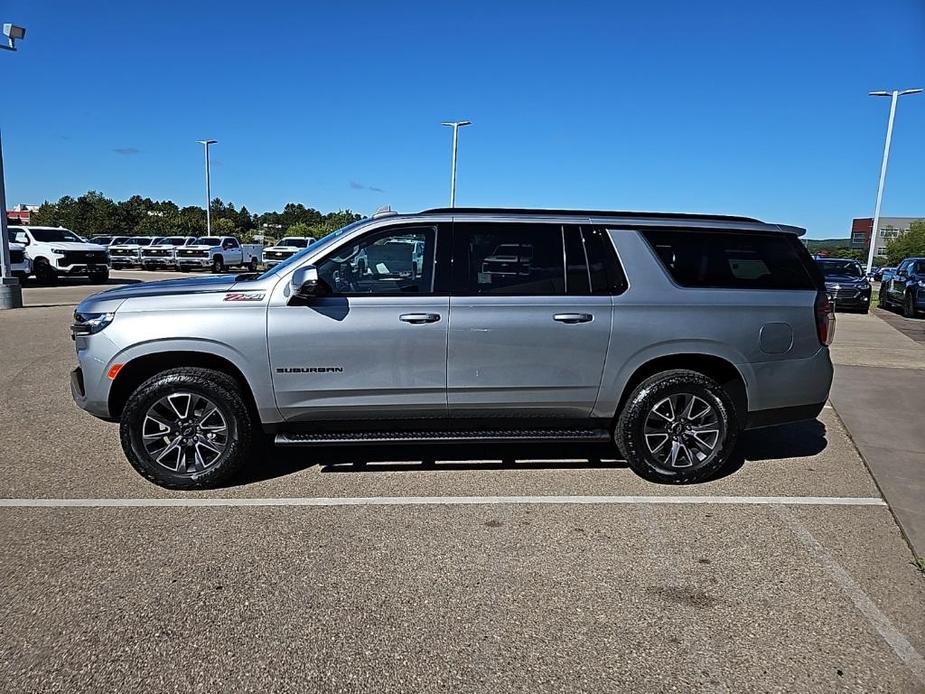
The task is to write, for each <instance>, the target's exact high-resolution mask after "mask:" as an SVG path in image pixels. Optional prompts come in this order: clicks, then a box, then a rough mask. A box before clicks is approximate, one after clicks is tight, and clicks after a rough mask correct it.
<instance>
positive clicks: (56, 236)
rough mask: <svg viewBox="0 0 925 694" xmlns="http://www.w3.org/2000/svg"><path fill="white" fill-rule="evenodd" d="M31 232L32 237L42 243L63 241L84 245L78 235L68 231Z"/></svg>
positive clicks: (47, 230) (35, 230) (33, 230)
mask: <svg viewBox="0 0 925 694" xmlns="http://www.w3.org/2000/svg"><path fill="white" fill-rule="evenodd" d="M30 231H31V232H32V237H33V238H34V239H35V240H36V241H38V242H40V243H55V242H62V241H74V242H76V243H83V241H81V239H80V237H79V236H78V235H77V234H75V233H74V232H73V231H68V230H67V229H30Z"/></svg>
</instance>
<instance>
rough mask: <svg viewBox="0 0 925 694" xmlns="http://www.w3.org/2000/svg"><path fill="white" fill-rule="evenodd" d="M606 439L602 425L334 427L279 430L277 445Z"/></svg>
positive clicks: (581, 441) (585, 440)
mask: <svg viewBox="0 0 925 694" xmlns="http://www.w3.org/2000/svg"><path fill="white" fill-rule="evenodd" d="M544 441H548V442H555V443H607V442H608V441H610V433H609V432H608V431H607V430H606V429H481V430H472V431H467V430H459V431H455V430H454V431H334V432H309V433H293V432H289V433H281V434H277V435H276V439H275V442H276V445H277V446H293V447H294V446H349V445H359V444H409V443H516V442H525V443H535V442H544Z"/></svg>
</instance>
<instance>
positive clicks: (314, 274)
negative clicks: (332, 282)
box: [289, 265, 331, 301]
mask: <svg viewBox="0 0 925 694" xmlns="http://www.w3.org/2000/svg"><path fill="white" fill-rule="evenodd" d="M289 289H290V291H291V293H292V298H294V299H300V300H302V301H305V300H308V299H317V298H319V297H323V296H330V295H331V287H330V286H329V285H328V283H327V282H325V281H324V280H323V279H321V278H320V277H319V276H318V268H316V267H315V266H314V265H304V266H302V267H300V268H299V269H298V270H296V271H295V272H293V273H292V277H291V278H290V279H289Z"/></svg>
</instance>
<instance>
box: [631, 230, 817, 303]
mask: <svg viewBox="0 0 925 694" xmlns="http://www.w3.org/2000/svg"><path fill="white" fill-rule="evenodd" d="M641 234H642V236H643V237H644V238H645V239H646V241H647V242H648V243H649V245H650V246H651V247H652V250H653V251H654V252H655V255H656V256H658V259H659V260H660V261H661V264H662V265H663V266H664V268H665V270H667V271H668V274H669V275H671V277H672V279H673V280H674V281H675V282H676V283H678V284H679V285H681V286H682V287H701V288H719V289H811V290H817V289H819V287H820V284H822V278H821V274H820V273H819V271H818V269H817V268H816V267H815V263H814V262H813V259H812V257H811V256H810V255H809V253H808V252H807V250H806V249H805V248H804V247H803V244H802V243H800V240H799V239H798V238H797V237H796V236H793V235H791V234H786V233H773V232H771V233H753V232H752V233H749V232H738V231H728V232H727V231H701V230H665V229H646V230H643V231H642V232H641Z"/></svg>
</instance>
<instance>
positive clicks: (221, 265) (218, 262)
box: [212, 255, 225, 275]
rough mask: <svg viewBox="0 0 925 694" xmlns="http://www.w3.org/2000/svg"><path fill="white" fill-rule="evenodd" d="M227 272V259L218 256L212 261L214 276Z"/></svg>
mask: <svg viewBox="0 0 925 694" xmlns="http://www.w3.org/2000/svg"><path fill="white" fill-rule="evenodd" d="M223 272H225V259H224V258H222V256H220V255H217V256H215V258H213V259H212V274H213V275H220V274H222V273H223Z"/></svg>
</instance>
